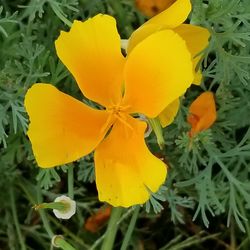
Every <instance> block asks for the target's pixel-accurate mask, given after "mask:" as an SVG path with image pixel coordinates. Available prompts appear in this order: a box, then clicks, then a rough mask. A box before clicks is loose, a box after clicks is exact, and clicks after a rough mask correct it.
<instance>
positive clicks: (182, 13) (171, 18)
mask: <svg viewBox="0 0 250 250" xmlns="http://www.w3.org/2000/svg"><path fill="white" fill-rule="evenodd" d="M191 7H192V6H191V3H190V0H176V1H175V2H174V3H173V4H172V5H171V6H170V7H169V8H167V9H166V10H164V11H163V12H161V13H160V14H158V15H156V16H154V17H152V18H151V19H149V20H148V21H147V22H146V23H144V24H143V25H142V26H140V27H139V28H138V29H137V30H135V31H134V32H133V34H132V35H131V37H130V39H129V44H128V49H127V51H128V53H130V52H131V51H132V49H133V48H134V47H135V46H136V45H137V44H138V43H140V42H141V41H142V40H144V39H145V38H146V37H147V36H149V35H151V34H152V33H154V32H156V31H159V30H163V29H173V28H176V27H177V26H179V25H180V24H182V23H183V22H184V21H185V20H186V19H187V17H188V15H189V13H190V11H191ZM148 25H149V27H147V26H148Z"/></svg>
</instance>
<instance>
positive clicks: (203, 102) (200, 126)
mask: <svg viewBox="0 0 250 250" xmlns="http://www.w3.org/2000/svg"><path fill="white" fill-rule="evenodd" d="M216 116H217V115H216V106H215V100H214V95H213V93H212V92H209V91H207V92H204V93H202V94H201V95H199V96H198V97H197V98H196V99H195V100H194V101H193V102H192V104H191V106H190V107H189V115H188V118H187V121H188V123H189V124H190V125H191V130H190V136H193V135H194V134H196V133H199V132H201V131H203V130H206V129H208V128H210V127H211V126H212V125H213V123H214V122H215V120H216Z"/></svg>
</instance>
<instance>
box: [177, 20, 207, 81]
mask: <svg viewBox="0 0 250 250" xmlns="http://www.w3.org/2000/svg"><path fill="white" fill-rule="evenodd" d="M174 31H175V32H176V33H178V34H179V35H180V36H181V37H182V38H183V39H184V40H185V41H186V44H187V47H188V49H189V51H190V53H191V55H192V58H193V71H194V75H195V78H194V83H195V84H200V82H201V78H202V74H201V72H200V70H198V71H197V72H195V69H196V66H197V64H198V62H199V60H200V59H201V55H198V54H199V53H200V52H201V51H202V50H204V49H205V48H206V47H207V46H208V40H209V37H210V33H209V31H208V30H207V29H205V28H202V27H199V26H195V25H191V24H181V25H180V26H178V27H177V28H175V29H174ZM197 55H198V56H197Z"/></svg>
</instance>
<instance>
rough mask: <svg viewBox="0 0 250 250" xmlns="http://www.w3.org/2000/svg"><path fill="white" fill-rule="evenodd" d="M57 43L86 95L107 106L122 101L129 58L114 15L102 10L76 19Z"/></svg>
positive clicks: (62, 33)
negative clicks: (79, 19)
mask: <svg viewBox="0 0 250 250" xmlns="http://www.w3.org/2000/svg"><path fill="white" fill-rule="evenodd" d="M55 45H56V50H57V54H58V56H59V58H60V59H61V60H62V62H63V63H64V64H65V65H66V66H67V68H68V69H69V71H70V72H71V73H72V74H73V76H74V77H75V79H76V81H77V83H78V85H79V87H80V89H81V90H82V92H83V94H84V95H85V96H86V97H88V98H89V99H91V100H93V101H96V102H98V103H99V104H102V105H103V106H109V105H111V102H115V103H116V102H118V100H119V99H120V98H121V94H122V93H121V86H122V71H123V65H124V61H125V59H124V57H123V55H122V53H121V46H120V36H119V34H118V32H117V29H116V21H115V19H114V18H113V17H111V16H108V15H102V14H99V15H97V16H95V17H93V18H90V19H88V20H87V21H85V22H80V21H74V23H73V25H72V28H71V29H70V31H69V32H61V34H60V36H59V38H58V39H57V40H56V42H55Z"/></svg>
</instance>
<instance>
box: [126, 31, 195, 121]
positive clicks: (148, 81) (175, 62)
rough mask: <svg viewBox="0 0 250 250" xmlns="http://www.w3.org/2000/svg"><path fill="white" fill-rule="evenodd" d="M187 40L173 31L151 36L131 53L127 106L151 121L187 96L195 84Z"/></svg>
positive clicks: (127, 78)
mask: <svg viewBox="0 0 250 250" xmlns="http://www.w3.org/2000/svg"><path fill="white" fill-rule="evenodd" d="M192 67H193V65H192V61H191V55H190V53H189V51H188V49H187V47H186V43H185V41H184V40H183V39H182V38H181V37H180V36H179V35H178V34H176V33H175V32H173V31H171V30H163V31H159V32H157V33H154V34H152V35H151V36H149V37H147V38H146V39H145V40H143V41H142V42H141V43H139V44H138V45H137V46H136V47H135V48H134V50H133V51H132V52H131V53H130V54H129V56H128V59H127V62H126V65H125V71H124V72H125V95H124V103H125V104H126V105H130V106H131V109H130V112H131V113H133V112H139V113H142V114H145V115H146V116H148V117H149V118H154V117H156V116H157V115H159V114H160V113H161V112H162V111H163V110H164V108H166V107H167V105H169V104H170V103H171V102H173V101H174V100H175V99H177V98H178V97H179V96H181V95H182V94H184V93H185V91H186V89H187V88H188V87H189V86H190V84H191V83H192V81H193V70H192Z"/></svg>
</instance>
